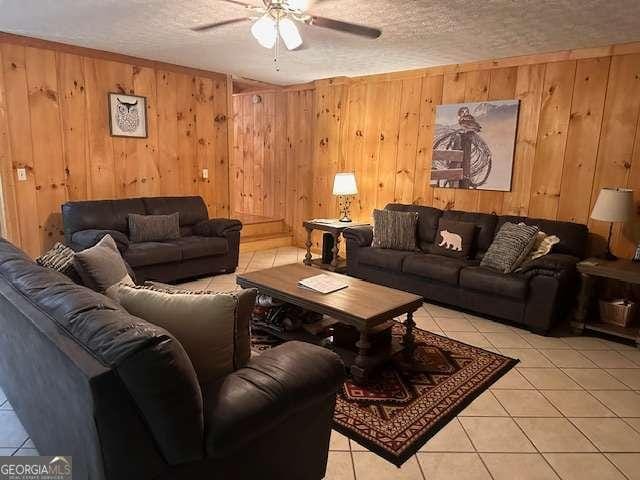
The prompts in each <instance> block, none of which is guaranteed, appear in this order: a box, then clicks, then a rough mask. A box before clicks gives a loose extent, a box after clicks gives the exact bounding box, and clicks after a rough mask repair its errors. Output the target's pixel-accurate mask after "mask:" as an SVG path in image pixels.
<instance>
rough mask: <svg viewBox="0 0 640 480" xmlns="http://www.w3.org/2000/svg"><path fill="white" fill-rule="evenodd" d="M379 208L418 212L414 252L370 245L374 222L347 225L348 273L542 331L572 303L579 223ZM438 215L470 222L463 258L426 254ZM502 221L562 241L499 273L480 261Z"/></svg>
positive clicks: (580, 253)
mask: <svg viewBox="0 0 640 480" xmlns="http://www.w3.org/2000/svg"><path fill="white" fill-rule="evenodd" d="M385 208H387V209H390V210H399V211H415V212H418V228H417V230H418V231H417V232H416V234H417V245H418V247H419V251H416V252H407V251H396V250H388V249H380V248H373V247H371V242H372V239H373V229H372V227H353V228H348V229H346V230H345V232H344V236H345V237H346V239H347V273H348V274H349V275H352V276H354V277H358V278H362V279H364V280H367V281H371V282H374V283H379V284H382V285H387V286H390V287H394V288H398V289H401V290H406V291H410V292H413V293H416V294H418V295H422V296H423V297H424V298H425V299H426V300H430V301H436V302H441V303H444V304H448V305H452V306H455V307H459V308H462V309H465V310H469V311H472V312H478V313H481V314H486V315H490V316H494V317H497V318H501V319H505V320H509V321H511V322H515V323H517V324H520V325H522V326H524V327H525V328H527V329H529V330H531V331H533V332H536V333H541V334H545V333H547V332H548V331H549V329H550V328H551V327H552V326H553V325H554V323H555V322H556V320H557V319H559V318H562V317H563V316H564V315H566V314H567V313H568V312H569V310H570V308H571V306H572V305H573V302H574V299H575V293H576V287H577V283H578V278H577V273H576V268H575V265H576V263H577V262H578V261H579V260H580V259H582V258H583V257H584V254H585V246H586V241H587V227H586V226H585V225H581V224H577V223H571V222H559V221H553V220H543V219H535V218H528V217H514V216H498V215H490V214H484V213H468V212H461V211H454V210H444V211H443V210H439V209H437V208H432V207H424V206H418V205H402V204H390V205H387V206H386V207H385ZM440 218H443V219H449V220H457V221H464V222H469V223H474V224H475V225H476V240H475V246H474V249H473V251H472V253H471V257H470V258H469V259H466V260H465V259H457V258H450V257H445V256H442V255H437V254H434V253H431V252H432V245H433V242H434V239H435V237H436V234H437V232H436V230H437V228H438V221H439V219H440ZM505 222H515V223H518V222H524V223H526V224H528V225H537V226H538V227H540V230H542V231H544V232H545V233H547V234H549V235H557V236H558V237H559V238H560V243H559V244H557V245H555V246H554V249H553V251H552V253H550V254H548V255H546V256H544V257H541V258H539V259H536V260H533V261H532V262H529V263H527V264H526V265H525V266H524V267H523V268H522V270H521V271H518V272H515V273H510V274H502V273H498V272H496V271H493V270H490V269H488V268H484V267H480V266H479V264H480V260H481V259H482V256H483V255H484V252H485V251H486V250H487V249H488V248H489V246H490V245H491V242H492V241H493V238H494V236H495V234H496V233H497V232H498V230H499V229H500V227H501V226H502V224H503V223H505Z"/></svg>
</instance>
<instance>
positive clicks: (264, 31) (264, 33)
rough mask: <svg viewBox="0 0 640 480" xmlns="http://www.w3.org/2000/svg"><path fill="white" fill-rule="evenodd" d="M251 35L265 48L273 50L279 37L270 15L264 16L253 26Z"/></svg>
mask: <svg viewBox="0 0 640 480" xmlns="http://www.w3.org/2000/svg"><path fill="white" fill-rule="evenodd" d="M251 34H252V35H253V36H254V37H255V39H256V40H257V41H258V43H259V44H260V45H262V46H263V47H264V48H273V46H274V45H275V43H276V38H277V36H278V32H277V29H276V22H275V20H274V19H273V18H271V16H270V15H263V16H262V17H260V19H258V21H257V22H255V23H254V24H253V25H252V26H251Z"/></svg>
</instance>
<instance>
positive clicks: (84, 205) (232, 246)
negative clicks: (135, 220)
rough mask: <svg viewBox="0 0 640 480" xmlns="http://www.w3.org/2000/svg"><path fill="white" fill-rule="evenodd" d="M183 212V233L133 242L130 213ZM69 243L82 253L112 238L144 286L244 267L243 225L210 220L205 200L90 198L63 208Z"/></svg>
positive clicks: (181, 225) (177, 198) (188, 198)
mask: <svg viewBox="0 0 640 480" xmlns="http://www.w3.org/2000/svg"><path fill="white" fill-rule="evenodd" d="M175 212H178V213H179V214H180V234H181V237H180V238H178V239H176V240H167V241H163V242H140V243H133V242H130V241H129V227H128V220H127V215H128V214H130V213H137V214H141V215H169V214H172V213H175ZM62 222H63V226H64V239H65V244H66V245H68V246H69V247H71V248H72V249H74V250H76V251H78V250H83V249H85V248H89V247H92V246H93V245H95V244H96V243H97V242H98V241H99V240H100V239H101V238H102V237H103V236H105V235H106V234H110V235H111V236H112V237H113V239H114V240H115V241H116V244H117V245H118V249H119V250H120V253H121V254H122V256H123V257H124V259H125V260H126V261H127V263H128V264H129V265H130V266H131V268H132V269H133V271H134V272H135V275H136V280H137V281H138V282H144V281H145V280H157V281H160V282H172V281H175V280H180V279H185V278H189V277H196V276H201V275H212V274H216V273H231V272H234V271H235V269H236V267H237V266H238V254H239V251H240V230H241V229H242V223H240V221H238V220H233V219H228V218H215V219H209V215H208V213H207V207H206V205H205V203H204V201H203V200H202V198H201V197H150V198H126V199H120V200H90V201H81V202H68V203H65V204H64V205H62Z"/></svg>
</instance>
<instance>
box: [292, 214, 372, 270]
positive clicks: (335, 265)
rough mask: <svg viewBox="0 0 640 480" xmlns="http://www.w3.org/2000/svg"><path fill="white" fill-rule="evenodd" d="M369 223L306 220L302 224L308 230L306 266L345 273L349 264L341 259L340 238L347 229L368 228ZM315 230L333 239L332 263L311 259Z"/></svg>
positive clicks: (320, 259)
mask: <svg viewBox="0 0 640 480" xmlns="http://www.w3.org/2000/svg"><path fill="white" fill-rule="evenodd" d="M366 225H369V224H368V223H359V222H341V221H340V220H332V221H331V222H318V221H316V220H306V221H304V222H302V226H303V227H304V228H305V229H306V230H307V241H306V242H305V246H306V247H307V254H306V255H305V257H304V262H303V263H304V264H305V265H313V266H315V267H318V268H322V269H324V270H329V271H331V272H343V271H345V270H346V268H347V262H346V260H345V259H343V258H340V256H339V253H338V251H339V248H340V236H341V235H342V232H343V231H344V229H345V228H349V227H358V226H366ZM314 230H320V231H323V232H327V233H329V234H330V235H331V236H332V237H333V248H332V249H331V253H332V254H333V255H332V258H331V262H330V263H322V258H316V259H312V258H311V245H312V242H311V234H312V233H313V231H314Z"/></svg>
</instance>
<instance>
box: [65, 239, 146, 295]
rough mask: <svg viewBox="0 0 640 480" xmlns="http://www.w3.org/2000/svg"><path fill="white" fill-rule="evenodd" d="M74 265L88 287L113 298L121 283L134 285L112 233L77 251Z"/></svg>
mask: <svg viewBox="0 0 640 480" xmlns="http://www.w3.org/2000/svg"><path fill="white" fill-rule="evenodd" d="M73 266H74V267H75V269H76V271H77V272H78V275H80V278H81V279H82V283H84V284H85V285H86V286H87V287H89V288H91V289H92V290H95V291H96V292H100V293H104V294H105V295H107V296H108V297H111V298H113V294H114V292H113V289H114V287H115V286H116V285H117V284H118V283H120V282H124V283H128V284H131V285H133V279H132V278H131V276H130V275H129V271H128V270H127V265H126V263H125V262H124V260H123V259H122V255H120V252H119V251H118V247H117V246H116V242H115V241H114V240H113V238H111V235H105V236H104V237H103V238H102V240H100V241H99V242H98V243H97V244H95V245H94V246H93V247H91V248H87V249H86V250H82V251H81V252H77V253H75V254H74V256H73Z"/></svg>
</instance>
